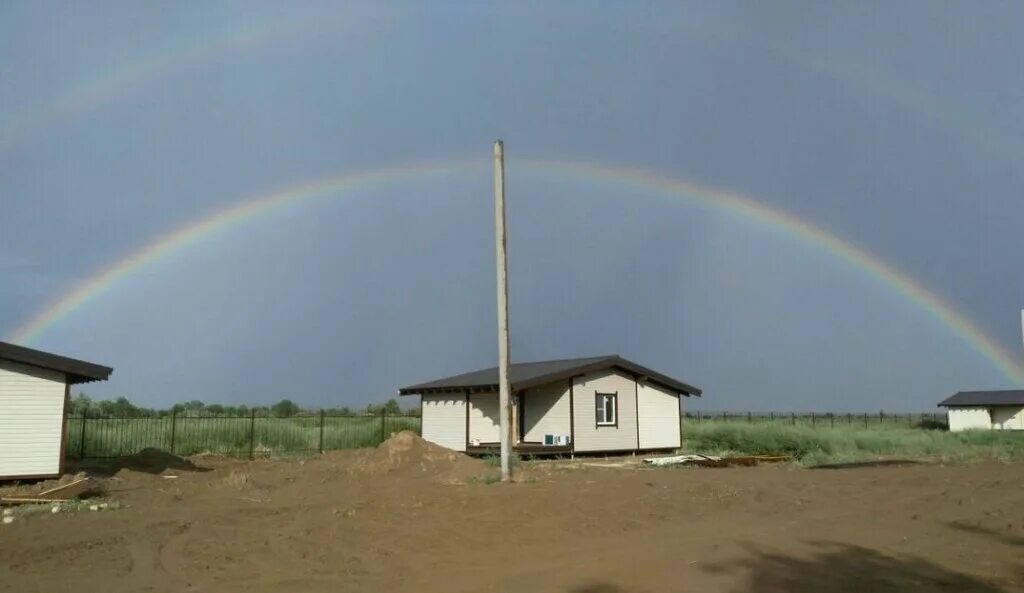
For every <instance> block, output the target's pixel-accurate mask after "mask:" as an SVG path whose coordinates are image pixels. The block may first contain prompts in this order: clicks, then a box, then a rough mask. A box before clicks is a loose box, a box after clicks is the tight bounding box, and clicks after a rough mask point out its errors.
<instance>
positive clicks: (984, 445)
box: [682, 422, 1024, 465]
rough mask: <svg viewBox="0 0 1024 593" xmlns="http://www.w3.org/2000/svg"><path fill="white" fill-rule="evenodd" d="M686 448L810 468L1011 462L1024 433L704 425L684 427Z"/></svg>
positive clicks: (1022, 452) (1020, 452) (1021, 448)
mask: <svg viewBox="0 0 1024 593" xmlns="http://www.w3.org/2000/svg"><path fill="white" fill-rule="evenodd" d="M682 448H683V451H684V452H690V453H702V454H705V455H728V454H739V455H760V454H769V453H782V454H786V455H792V456H793V457H794V458H796V459H797V460H799V461H800V462H801V463H804V464H808V465H816V464H820V463H835V462H847V461H862V460H866V459H878V458H893V457H901V458H933V459H940V460H948V461H969V460H977V459H998V460H1007V461H1008V460H1014V459H1024V433H1018V432H1013V431H991V430H986V431H965V432H948V431H945V430H927V429H923V428H907V427H885V428H881V427H878V426H874V427H871V428H867V429H865V428H863V427H856V426H836V427H835V428H834V429H827V430H822V429H814V428H810V427H807V426H799V425H798V426H787V425H779V424H738V423H724V422H702V423H700V424H686V425H685V426H684V429H683V447H682Z"/></svg>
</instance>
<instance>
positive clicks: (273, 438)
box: [66, 412, 420, 459]
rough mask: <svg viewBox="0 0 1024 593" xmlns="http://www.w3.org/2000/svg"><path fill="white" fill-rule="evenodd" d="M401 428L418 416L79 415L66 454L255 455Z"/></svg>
mask: <svg viewBox="0 0 1024 593" xmlns="http://www.w3.org/2000/svg"><path fill="white" fill-rule="evenodd" d="M402 430H412V431H414V432H416V433H419V432H420V418H419V416H412V415H392V414H380V415H376V416H373V415H361V416H360V415H347V416H340V415H333V414H325V413H323V412H321V413H318V414H304V415H298V416H290V417H287V418H282V417H275V416H268V415H260V414H250V415H248V416H194V415H184V414H173V415H170V416H163V417H145V418H111V417H94V416H89V415H80V416H69V417H68V422H67V435H66V438H67V456H68V457H69V458H72V459H87V458H88V459H96V458H113V457H125V456H128V455H133V454H135V453H138V452H139V451H141V450H143V449H146V448H155V449H160V450H163V451H167V452H170V453H173V454H175V455H194V454H197V453H220V454H224V455H234V456H239V457H249V458H255V457H266V456H269V455H274V454H281V453H323V452H324V451H331V450H335V449H354V448H358V447H375V446H377V445H379V444H380V443H382V442H383V441H384V440H385V439H387V438H388V437H389V436H390V435H391V434H392V433H395V432H399V431H402Z"/></svg>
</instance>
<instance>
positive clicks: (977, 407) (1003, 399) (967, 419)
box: [939, 389, 1024, 432]
mask: <svg viewBox="0 0 1024 593" xmlns="http://www.w3.org/2000/svg"><path fill="white" fill-rule="evenodd" d="M939 406H940V407H944V408H946V409H947V410H948V412H947V413H948V415H949V430H950V431H952V432H956V431H960V430H968V429H972V428H977V429H985V430H1024V390H1020V389H1016V390H1014V389H1011V390H1005V391H961V392H959V393H957V394H956V395H953V396H951V397H949V398H946V399H945V400H943V401H942V402H940V403H939Z"/></svg>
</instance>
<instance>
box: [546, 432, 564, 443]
mask: <svg viewBox="0 0 1024 593" xmlns="http://www.w3.org/2000/svg"><path fill="white" fill-rule="evenodd" d="M560 438H561V437H557V436H555V435H553V434H546V435H544V444H545V445H557V444H558V440H559V439H560Z"/></svg>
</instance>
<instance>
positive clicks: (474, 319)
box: [0, 1, 1024, 412]
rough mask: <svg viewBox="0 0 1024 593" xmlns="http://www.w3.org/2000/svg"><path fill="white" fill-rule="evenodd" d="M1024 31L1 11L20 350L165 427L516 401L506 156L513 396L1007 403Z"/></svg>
mask: <svg viewBox="0 0 1024 593" xmlns="http://www.w3.org/2000/svg"><path fill="white" fill-rule="evenodd" d="M1020 22H1024V6H1022V5H1020V4H1019V3H1011V2H1006V3H999V2H992V3H983V4H977V3H958V2H933V1H927V2H892V3H818V2H775V3H771V4H770V5H769V4H764V3H761V2H719V1H715V2H630V3H620V2H600V1H587V2H572V1H569V2H559V3H548V2H522V3H513V4H509V3H488V2H444V1H442V2H431V3H385V2H372V3H366V4H359V3H355V2H352V3H332V2H323V3H319V2H289V3H261V2H250V1H246V2H241V1H239V2H205V3H161V2H134V1H133V2H128V1H125V2H119V1H104V2H99V3H94V4H90V5H89V6H85V5H77V4H73V3H70V4H69V3H55V2H6V3H4V4H3V5H0V339H3V340H7V341H14V342H17V343H21V344H24V345H27V346H31V347H35V348H40V349H43V350H47V351H52V352H56V353H60V354H64V355H67V356H73V357H77V358H83V359H85V360H89V361H93V362H97V363H102V364H106V365H109V366H112V367H114V374H113V375H112V377H111V380H110V381H108V382H105V383H92V384H87V385H84V386H81V387H80V388H77V390H78V391H85V392H86V393H88V394H89V395H90V396H92V397H97V398H112V397H120V396H125V397H128V398H129V399H131V400H132V401H133V402H136V403H138V404H141V405H146V406H166V405H169V404H171V403H174V402H179V401H187V400H195V399H199V400H202V401H205V402H208V403H213V402H217V403H224V404H240V403H245V404H266V403H271V402H275V401H277V400H280V399H282V398H288V399H291V400H293V401H296V402H298V403H299V404H300V405H303V406H308V407H312V408H315V407H319V406H338V405H350V406H351V405H363V404H366V403H370V402H380V401H384V400H386V399H388V398H390V397H393V396H394V395H395V392H396V390H397V389H398V388H399V387H402V386H404V385H409V384H413V383H417V382H421V381H426V380H431V379H435V378H439V377H443V376H447V375H451V374H456V373H460V372H464V371H469V370H474V369H478V368H483V367H488V366H493V365H494V364H495V363H496V360H497V338H496V318H495V316H496V306H495V287H494V276H495V258H494V235H493V233H494V228H493V224H494V223H493V170H492V160H491V154H492V142H493V141H494V140H495V139H498V138H501V139H503V140H504V142H505V151H506V168H507V175H508V179H507V192H508V193H507V199H508V235H509V285H510V315H511V353H512V359H513V361H530V360H543V359H551V358H570V357H577V356H593V355H603V354H613V353H617V354H620V355H622V356H625V357H627V358H630V359H631V360H634V361H636V362H638V363H640V364H643V365H645V366H648V367H651V368H654V369H656V370H658V371H661V372H663V373H665V374H668V375H671V376H674V377H677V378H679V379H681V380H683V381H686V382H688V383H690V384H693V385H697V386H699V387H700V388H702V389H703V390H704V395H703V397H701V398H700V399H699V400H693V401H686V402H685V403H684V407H691V408H694V409H703V410H719V411H720V410H728V411H747V410H754V411H834V412H862V411H878V410H886V411H914V412H920V411H927V412H930V411H934V410H935V404H936V403H937V402H938V401H940V400H941V399H944V398H945V397H947V396H948V395H950V394H952V393H953V392H956V391H959V390H969V389H996V388H1012V387H1019V386H1021V384H1022V383H1024V379H1022V377H1024V346H1022V339H1021V323H1020V309H1021V308H1022V307H1024V274H1022V272H1024V264H1022V263H1021V256H1022V254H1024V233H1021V232H1020V231H1019V225H1020V221H1021V220H1022V219H1024V191H1022V190H1024V173H1022V167H1021V165H1022V164H1024V74H1022V73H1024V69H1022V68H1021V61H1022V58H1024V41H1022V39H1021V37H1020V35H1019V34H1018V30H1017V29H1018V27H1017V24H1018V23H1020ZM737 200H739V201H737ZM740 202H741V203H742V204H741V205H737V204H740ZM883 269H884V270H885V271H886V273H880V272H879V270H883ZM908 286H909V287H911V288H908ZM936 303H939V304H940V305H936ZM937 306H939V309H938V311H939V312H938V313H937V312H936V311H937V309H936V307H937ZM951 320H952V321H951ZM404 403H406V404H407V405H410V406H411V405H413V404H414V403H416V402H414V401H411V400H410V401H407V402H404Z"/></svg>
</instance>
